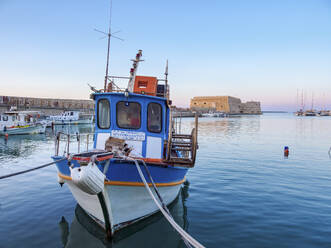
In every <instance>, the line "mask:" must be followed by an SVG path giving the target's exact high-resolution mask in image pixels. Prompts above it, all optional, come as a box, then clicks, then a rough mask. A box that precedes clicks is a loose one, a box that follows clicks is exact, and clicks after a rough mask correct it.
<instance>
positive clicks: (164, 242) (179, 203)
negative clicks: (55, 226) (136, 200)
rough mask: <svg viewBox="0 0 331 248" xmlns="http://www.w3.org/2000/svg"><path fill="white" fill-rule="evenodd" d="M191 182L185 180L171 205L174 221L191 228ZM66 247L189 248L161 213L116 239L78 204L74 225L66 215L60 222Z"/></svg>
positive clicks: (132, 226)
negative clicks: (107, 236)
mask: <svg viewBox="0 0 331 248" xmlns="http://www.w3.org/2000/svg"><path fill="white" fill-rule="evenodd" d="M188 187H189V184H188V183H185V185H184V187H183V188H182V190H181V192H180V194H179V196H178V197H177V199H176V200H175V201H174V202H173V203H172V204H171V205H170V206H169V210H170V212H171V214H172V216H173V218H174V220H175V221H176V222H177V223H178V224H179V225H180V226H181V227H182V228H183V229H184V230H186V231H187V229H188V221H187V208H186V206H185V199H186V198H187V197H188ZM59 227H60V232H61V241H62V244H63V247H66V248H72V247H81V248H84V247H97V248H98V247H103V248H104V247H112V248H125V247H133V246H134V247H160V246H162V247H185V245H184V243H183V241H182V239H181V238H180V236H179V235H178V234H177V232H176V231H175V230H174V229H173V228H172V227H171V225H170V224H169V223H168V222H167V221H166V219H165V218H164V217H163V215H162V214H161V213H160V212H158V213H156V214H154V215H153V216H151V217H148V218H147V219H145V220H142V221H139V222H138V223H136V224H134V225H131V226H129V227H127V228H124V229H122V230H120V231H119V232H118V233H116V235H115V236H114V238H113V240H112V242H107V241H106V240H105V232H104V230H103V229H102V228H101V227H100V226H99V225H98V224H97V223H96V222H95V221H93V220H92V219H91V218H90V217H89V216H88V215H87V214H86V213H85V211H84V210H83V209H82V208H81V207H80V206H79V205H77V206H76V209H75V217H74V220H73V221H72V223H71V225H70V227H69V224H68V222H67V221H66V220H65V218H64V217H62V218H61V220H60V222H59Z"/></svg>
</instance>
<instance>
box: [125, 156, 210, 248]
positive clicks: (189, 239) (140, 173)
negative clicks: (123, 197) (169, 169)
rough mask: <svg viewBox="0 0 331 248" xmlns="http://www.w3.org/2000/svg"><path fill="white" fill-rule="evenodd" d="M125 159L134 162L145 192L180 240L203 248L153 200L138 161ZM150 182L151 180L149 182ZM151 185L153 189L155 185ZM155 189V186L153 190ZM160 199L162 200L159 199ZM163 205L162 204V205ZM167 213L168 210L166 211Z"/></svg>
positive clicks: (196, 247)
mask: <svg viewBox="0 0 331 248" xmlns="http://www.w3.org/2000/svg"><path fill="white" fill-rule="evenodd" d="M126 159H128V160H131V161H134V163H135V165H136V168H137V170H138V173H139V176H140V178H141V180H142V181H143V183H144V185H145V188H146V190H147V192H148V193H149V195H150V196H151V198H152V199H153V201H154V202H155V204H156V206H157V207H158V208H159V209H160V211H161V213H162V214H163V215H164V217H165V218H166V219H167V220H168V222H169V223H170V224H171V225H172V227H173V228H175V230H176V231H177V232H178V233H179V234H180V235H181V236H182V238H184V239H185V240H187V242H189V243H190V245H192V246H193V247H195V248H205V247H204V246H203V245H202V244H200V243H199V242H198V241H197V240H195V239H194V238H193V237H192V236H190V235H189V234H188V233H187V232H185V230H183V229H182V228H181V227H180V226H179V225H178V224H177V223H176V222H175V221H174V219H173V218H172V217H171V216H170V215H169V214H168V212H167V211H166V210H165V209H164V208H163V207H162V206H161V204H160V203H159V202H158V200H157V199H156V198H155V196H154V194H153V193H152V191H151V190H150V188H149V186H148V183H147V182H146V179H145V176H144V174H143V173H142V171H141V169H140V167H139V164H138V161H137V160H135V159H132V158H128V157H126ZM151 181H152V180H151ZM152 185H153V187H154V185H155V184H153V182H152ZM154 189H156V186H155V188H154ZM161 199H162V198H161ZM160 201H161V200H160ZM163 204H164V203H163ZM168 211H169V210H168Z"/></svg>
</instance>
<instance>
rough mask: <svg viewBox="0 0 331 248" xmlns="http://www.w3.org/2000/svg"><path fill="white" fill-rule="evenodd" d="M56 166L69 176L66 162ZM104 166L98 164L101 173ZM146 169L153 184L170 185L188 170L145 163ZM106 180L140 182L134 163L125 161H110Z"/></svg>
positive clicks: (76, 165)
mask: <svg viewBox="0 0 331 248" xmlns="http://www.w3.org/2000/svg"><path fill="white" fill-rule="evenodd" d="M52 158H53V159H54V160H58V159H61V158H63V157H60V156H57V157H52ZM71 163H72V164H73V165H74V167H79V166H80V165H79V163H78V162H77V161H75V160H72V161H71ZM56 166H57V168H58V170H59V172H60V173H61V174H62V175H65V176H70V169H69V166H68V161H67V160H63V161H61V162H58V163H56ZM104 166H105V162H102V163H99V164H98V167H99V169H100V170H101V171H103V168H104ZM147 167H148V169H149V171H150V173H151V175H152V178H153V180H154V182H155V183H172V182H177V181H181V180H183V179H184V177H185V175H186V173H187V170H188V169H187V168H182V167H173V166H167V167H162V166H155V165H150V164H148V163H147ZM140 168H141V170H142V171H143V173H144V176H145V178H146V180H147V182H148V183H150V179H149V177H148V174H147V173H146V171H145V168H144V166H143V165H140ZM106 178H107V180H109V181H122V182H142V181H141V178H140V176H139V174H138V171H137V168H136V166H135V164H134V163H128V162H126V161H120V162H119V161H118V160H115V159H111V162H110V165H109V169H108V171H107V173H106Z"/></svg>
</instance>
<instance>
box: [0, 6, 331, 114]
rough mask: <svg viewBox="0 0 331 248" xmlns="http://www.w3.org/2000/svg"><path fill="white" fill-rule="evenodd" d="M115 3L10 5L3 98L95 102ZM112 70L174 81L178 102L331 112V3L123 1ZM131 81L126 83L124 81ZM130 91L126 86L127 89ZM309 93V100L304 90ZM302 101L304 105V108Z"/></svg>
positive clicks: (0, 26) (0, 68) (3, 37)
mask: <svg viewBox="0 0 331 248" xmlns="http://www.w3.org/2000/svg"><path fill="white" fill-rule="evenodd" d="M109 10H110V1H109V0H95V1H91V0H89V1H87V0H80V1H78V0H70V1H68V0H57V1H50V0H0V95H11V96H30V97H52V98H72V99H88V97H89V94H90V89H89V87H88V86H87V83H89V84H91V85H94V86H96V87H97V88H103V79H104V75H105V63H106V49H107V40H106V39H103V38H102V37H103V35H102V34H100V33H98V32H95V31H94V29H99V30H102V31H107V29H108V24H109V16H110V11H109ZM111 27H112V31H113V32H116V31H120V32H119V33H116V35H117V36H119V37H121V38H122V39H124V41H120V40H117V39H112V40H111V50H110V74H111V75H117V76H128V75H129V70H130V67H131V64H132V62H131V61H130V59H133V58H134V57H135V54H136V52H137V51H138V49H142V50H143V59H144V62H141V64H140V65H139V68H138V74H139V75H150V76H157V77H158V78H163V77H164V70H165V63H166V60H167V59H168V61H169V83H170V90H171V98H172V99H173V103H174V105H177V106H180V107H188V106H189V103H190V99H191V98H192V97H194V96H216V95H220V96H222V95H231V96H235V97H239V98H241V100H242V101H250V100H254V101H260V102H261V106H262V110H284V111H294V110H296V108H297V102H298V97H297V95H299V99H300V101H301V94H302V93H301V92H302V91H303V92H304V101H305V106H310V105H311V102H312V99H314V107H315V108H329V109H331V0H297V1H295V0H292V1H288V0H270V1H265V0H250V1H247V0H232V1H222V0H205V1H194V0H191V1H188V0H182V1H178V0H176V1H175V0H174V1H173V0H167V1H152V0H150V1H149V0H140V1H134V0H113V3H112V25H111ZM117 83H119V84H121V83H122V84H123V83H124V84H126V82H117ZM123 86H124V85H123ZM298 90H299V94H298ZM300 101H299V102H300Z"/></svg>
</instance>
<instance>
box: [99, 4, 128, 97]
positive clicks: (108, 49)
mask: <svg viewBox="0 0 331 248" xmlns="http://www.w3.org/2000/svg"><path fill="white" fill-rule="evenodd" d="M112 8H113V1H112V0H110V9H109V28H108V33H106V32H103V31H100V30H98V29H94V31H96V32H99V33H102V34H104V35H105V36H104V37H101V39H103V38H105V37H108V46H107V63H106V75H105V83H104V87H103V90H104V92H106V90H107V80H108V74H109V54H110V38H111V37H114V38H116V39H118V40H121V41H124V40H123V39H121V38H119V37H117V36H115V35H114V34H116V33H119V32H120V30H119V31H116V32H114V33H111V17H112V16H111V13H112Z"/></svg>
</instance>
